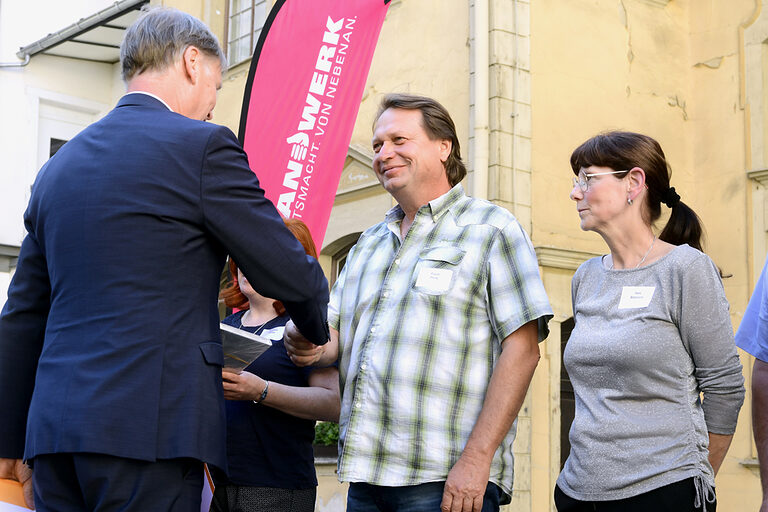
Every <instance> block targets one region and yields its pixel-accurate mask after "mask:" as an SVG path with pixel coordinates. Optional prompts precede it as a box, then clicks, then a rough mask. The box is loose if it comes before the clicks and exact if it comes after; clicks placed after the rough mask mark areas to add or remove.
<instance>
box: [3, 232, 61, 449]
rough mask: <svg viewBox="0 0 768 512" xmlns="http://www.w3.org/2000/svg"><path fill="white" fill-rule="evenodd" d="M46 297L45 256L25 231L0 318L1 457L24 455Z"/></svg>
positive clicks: (42, 334)
mask: <svg viewBox="0 0 768 512" xmlns="http://www.w3.org/2000/svg"><path fill="white" fill-rule="evenodd" d="M28 228H29V226H28ZM50 295H51V284H50V280H49V277H48V267H47V265H46V261H45V257H44V255H43V253H42V251H41V250H40V246H39V245H38V242H37V239H36V238H35V236H34V233H33V232H32V231H30V233H29V234H28V235H27V237H26V238H25V239H24V241H23V242H22V244H21V251H20V253H19V264H18V266H17V268H16V272H15V274H14V276H13V280H12V281H11V286H10V287H9V289H8V300H7V301H6V303H5V306H4V307H3V311H2V313H1V314H0V354H2V357H0V418H2V420H0V457H5V458H13V459H20V458H22V456H23V455H24V439H25V436H26V425H27V413H28V411H29V403H30V400H31V399H32V391H33V389H34V386H35V374H36V371H37V361H38V359H39V357H40V352H41V350H42V347H43V339H44V337H45V325H46V321H47V319H48V311H49V310H50V300H51V299H50Z"/></svg>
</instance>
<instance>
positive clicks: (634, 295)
mask: <svg viewBox="0 0 768 512" xmlns="http://www.w3.org/2000/svg"><path fill="white" fill-rule="evenodd" d="M655 291H656V287H655V286H625V287H624V288H622V290H621V300H619V309H638V308H647V307H648V304H650V303H651V299H652V298H653V293H654V292H655Z"/></svg>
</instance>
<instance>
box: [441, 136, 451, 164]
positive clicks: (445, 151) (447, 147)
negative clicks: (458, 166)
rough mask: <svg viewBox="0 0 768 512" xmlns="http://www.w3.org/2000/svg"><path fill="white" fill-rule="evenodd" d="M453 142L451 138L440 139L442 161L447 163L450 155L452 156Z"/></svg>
mask: <svg viewBox="0 0 768 512" xmlns="http://www.w3.org/2000/svg"><path fill="white" fill-rule="evenodd" d="M452 147H453V143H452V142H451V141H450V140H449V139H443V140H441V141H440V161H441V162H443V163H445V161H446V160H448V157H449V156H451V148H452Z"/></svg>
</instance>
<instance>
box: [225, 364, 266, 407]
mask: <svg viewBox="0 0 768 512" xmlns="http://www.w3.org/2000/svg"><path fill="white" fill-rule="evenodd" d="M221 385H222V387H223V388H224V398H226V399H227V400H256V399H257V398H259V397H260V396H261V393H262V392H263V391H264V387H265V386H266V385H267V382H266V381H265V380H264V379H262V378H261V377H259V376H258V375H254V374H252V373H251V372H240V373H233V372H229V371H227V370H222V371H221Z"/></svg>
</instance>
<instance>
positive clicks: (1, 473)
mask: <svg viewBox="0 0 768 512" xmlns="http://www.w3.org/2000/svg"><path fill="white" fill-rule="evenodd" d="M0 478H7V479H9V480H16V481H17V482H19V483H21V489H22V491H23V492H24V501H25V502H26V503H27V507H28V508H31V509H33V510H34V508H35V490H34V488H33V487H32V470H31V469H30V468H29V466H27V465H26V464H24V462H23V461H22V460H21V459H2V458H0Z"/></svg>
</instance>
